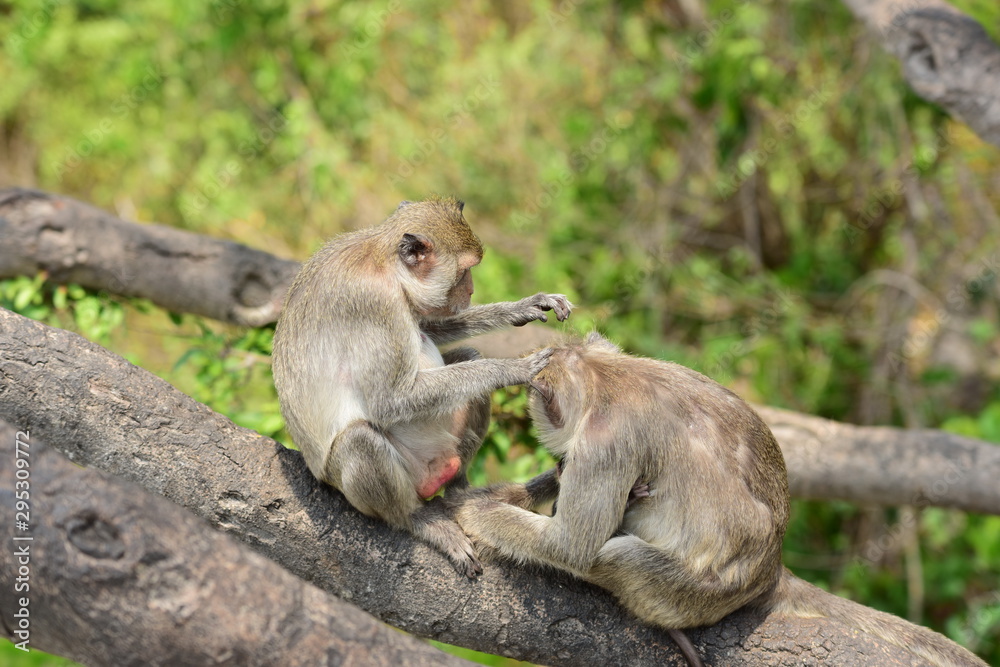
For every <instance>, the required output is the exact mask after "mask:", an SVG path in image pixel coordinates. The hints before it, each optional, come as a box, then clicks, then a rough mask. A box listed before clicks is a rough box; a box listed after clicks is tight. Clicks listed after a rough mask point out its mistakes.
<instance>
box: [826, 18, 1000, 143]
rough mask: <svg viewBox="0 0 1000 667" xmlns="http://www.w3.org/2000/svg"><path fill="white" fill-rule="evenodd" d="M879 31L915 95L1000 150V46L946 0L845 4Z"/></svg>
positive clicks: (874, 29) (871, 27) (872, 28)
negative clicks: (936, 106)
mask: <svg viewBox="0 0 1000 667" xmlns="http://www.w3.org/2000/svg"><path fill="white" fill-rule="evenodd" d="M844 4H846V5H847V6H848V8H849V9H850V10H851V12H853V13H854V15H855V16H857V17H858V18H859V19H861V20H862V21H864V23H865V24H866V25H867V26H868V27H869V28H870V29H871V30H873V31H875V32H878V33H879V34H880V35H881V37H882V40H883V46H885V48H886V50H887V51H889V52H890V53H892V54H893V55H895V56H896V58H898V59H899V61H900V63H901V64H902V66H903V76H905V77H906V80H907V81H908V82H909V84H910V86H912V87H913V90H914V91H915V92H916V93H917V94H918V95H920V96H921V97H923V98H924V99H925V100H927V101H929V102H933V103H934V104H938V105H940V106H941V107H943V108H944V109H945V110H947V111H948V113H950V114H952V115H953V116H955V117H956V118H958V119H960V120H962V121H963V122H965V123H966V124H968V126H969V127H971V128H972V130H973V131H974V132H975V133H976V134H978V135H979V136H980V137H982V138H983V139H984V140H985V141H988V142H990V143H991V144H993V145H995V146H1000V47H997V44H996V43H995V42H994V41H993V40H992V39H990V36H989V35H988V34H987V33H986V31H985V30H983V27H982V26H981V25H979V24H978V23H977V22H976V21H975V20H974V19H972V18H971V17H969V16H966V15H965V14H963V13H961V12H959V11H958V10H956V9H955V8H953V7H952V6H951V5H949V4H948V3H946V2H943V0H844Z"/></svg>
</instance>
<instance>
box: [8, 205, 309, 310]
mask: <svg viewBox="0 0 1000 667" xmlns="http://www.w3.org/2000/svg"><path fill="white" fill-rule="evenodd" d="M298 267H299V264H298V262H292V261H289V260H284V259H278V258H277V257H275V256H273V255H270V254H268V253H266V252H262V251H259V250H254V249H252V248H249V247H247V246H244V245H240V244H239V243H233V242H230V241H220V240H218V239H212V238H210V237H207V236H203V235H201V234H193V233H191V232H185V231H182V230H179V229H173V228H170V227H163V226H160V225H139V224H135V223H130V222H124V221H122V220H119V219H118V218H117V217H115V216H113V215H111V214H109V213H106V212H104V211H102V210H100V209H97V208H94V207H92V206H89V205H87V204H84V203H83V202H80V201H77V200H75V199H71V198H69V197H60V196H56V195H51V194H47V193H44V192H39V191H36V190H25V189H21V188H13V189H8V190H0V278H12V277H15V276H33V275H35V274H37V273H38V272H39V271H45V272H47V273H48V275H49V278H50V279H51V280H53V281H55V282H58V283H77V284H79V285H82V286H83V287H87V288H90V289H94V290H107V291H108V292H110V293H112V294H120V295H122V296H135V297H144V298H147V299H149V300H150V301H152V302H153V303H155V304H157V305H159V306H162V307H163V308H166V309H168V310H172V311H175V312H179V313H195V314H198V315H204V316H205V317H211V318H213V319H217V320H221V321H223V322H231V323H233V324H240V325H246V326H260V325H263V324H267V323H268V322H273V321H275V320H276V319H277V317H278V312H279V311H280V310H281V305H282V301H283V300H284V298H285V292H286V291H287V290H288V286H289V285H291V281H292V278H294V277H295V273H296V271H297V270H298Z"/></svg>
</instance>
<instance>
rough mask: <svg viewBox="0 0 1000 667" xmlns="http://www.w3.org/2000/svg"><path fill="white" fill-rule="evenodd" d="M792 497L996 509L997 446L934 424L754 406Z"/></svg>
mask: <svg viewBox="0 0 1000 667" xmlns="http://www.w3.org/2000/svg"><path fill="white" fill-rule="evenodd" d="M755 407H756V409H757V411H758V412H759V413H760V415H761V416H762V417H763V418H764V421H766V422H767V425H768V426H770V427H771V430H772V431H773V432H774V435H775V437H776V438H777V439H778V442H779V444H780V445H781V451H782V452H783V453H784V455H785V460H786V462H787V464H788V468H789V480H788V482H789V488H790V490H791V493H792V495H793V496H795V497H796V498H814V499H821V500H833V499H842V500H850V501H852V502H859V503H873V504H877V505H914V506H917V507H930V506H933V507H951V508H955V509H961V510H965V511H967V512H982V513H985V514H1000V484H997V480H998V479H1000V447H998V446H996V445H993V444H990V443H984V442H981V441H979V440H973V439H972V438H964V437H962V436H959V435H954V434H952V433H946V432H944V431H935V430H932V429H913V430H906V429H898V428H891V427H887V426H868V427H865V426H854V425H852V424H841V423H839V422H834V421H830V420H828V419H822V418H820V417H813V416H810V415H804V414H801V413H798V412H791V411H788V410H779V409H777V408H768V407H763V406H755Z"/></svg>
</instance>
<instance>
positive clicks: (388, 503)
mask: <svg viewBox="0 0 1000 667" xmlns="http://www.w3.org/2000/svg"><path fill="white" fill-rule="evenodd" d="M325 481H327V482H328V483H330V484H332V485H334V486H336V487H337V488H339V489H340V491H341V492H342V493H343V494H344V496H345V497H346V498H347V500H348V502H350V503H351V505H353V506H354V507H356V508H357V509H359V510H360V511H361V512H362V513H364V514H367V515H368V516H375V517H378V518H380V519H382V520H384V521H385V522H386V523H389V524H391V525H393V526H396V527H397V528H403V529H405V530H408V531H410V532H411V533H413V534H414V535H415V536H417V537H419V538H421V539H422V540H424V541H426V542H428V543H429V544H430V545H431V546H433V547H435V548H436V549H438V550H439V551H440V552H442V553H443V554H444V555H445V556H447V557H448V559H449V560H451V562H452V564H453V565H454V567H455V569H456V570H458V571H459V572H460V573H461V574H464V575H466V576H467V577H470V578H472V577H475V576H476V575H477V574H479V573H480V572H482V566H481V565H480V564H479V559H478V558H477V557H476V550H475V548H474V547H473V546H472V541H471V540H470V539H469V537H468V536H467V535H466V534H465V533H464V532H463V531H462V529H461V527H459V525H458V524H457V523H456V522H455V521H454V520H453V519H452V518H451V517H450V515H449V514H448V512H447V511H446V510H445V508H444V506H443V505H442V503H441V499H440V498H436V499H434V500H432V501H431V502H429V503H426V504H425V503H423V502H422V501H421V500H420V499H419V498H418V497H417V493H416V489H415V487H414V485H413V478H412V477H411V475H410V473H409V472H408V471H407V469H406V466H405V465H404V463H403V460H402V457H401V456H400V455H399V453H398V452H397V451H396V448H395V447H394V446H393V444H392V442H391V441H390V440H389V439H388V438H386V437H385V435H383V434H382V433H380V432H379V431H378V430H376V429H375V428H373V427H372V426H371V424H369V423H368V422H365V421H356V422H353V423H351V424H350V425H349V426H348V427H347V428H345V429H344V430H343V431H341V433H340V434H339V435H338V436H337V438H336V439H335V440H334V443H333V449H332V451H331V453H330V456H329V458H328V459H327V463H326V475H325ZM338 481H339V483H338Z"/></svg>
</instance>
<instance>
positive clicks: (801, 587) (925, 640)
mask: <svg viewBox="0 0 1000 667" xmlns="http://www.w3.org/2000/svg"><path fill="white" fill-rule="evenodd" d="M782 570H783V571H782V575H781V581H780V582H779V583H778V586H777V587H776V588H775V590H774V593H773V594H772V596H771V600H770V602H771V604H770V607H771V609H772V610H773V611H775V612H778V613H781V614H787V615H789V616H798V617H800V618H808V617H825V618H832V619H834V620H837V621H840V622H841V623H843V624H844V625H847V626H850V627H852V628H856V629H858V630H861V631H862V632H865V633H868V634H870V635H874V636H876V637H878V638H880V639H882V640H884V641H887V642H889V643H890V644H893V645H895V646H898V647H900V648H902V649H905V650H907V651H909V652H910V653H913V654H915V655H917V656H919V657H921V658H923V659H924V660H927V661H928V662H929V663H931V664H932V665H937V666H938V667H988V665H987V664H986V663H985V662H983V661H982V660H980V659H979V658H978V657H976V656H975V655H973V654H972V652H970V651H968V650H966V649H965V648H963V647H961V646H959V645H958V644H956V643H955V642H953V641H951V640H950V639H947V638H946V637H944V636H943V635H939V634H938V633H936V632H934V631H933V630H929V629H927V628H923V627H920V626H919V625H914V624H913V623H910V622H909V621H904V620H903V619H901V618H899V617H898V616H893V615H892V614H887V613H885V612H881V611H877V610H875V609H871V608H870V607H865V606H864V605H860V604H858V603H856V602H851V601H850V600H845V599H844V598H841V597H837V596H836V595H833V594H832V593H827V592H826V591H824V590H823V589H821V588H817V587H816V586H813V585H812V584H810V583H808V582H806V581H803V580H802V579H799V578H798V577H796V576H795V575H794V574H792V573H791V572H789V571H788V570H787V569H785V568H782Z"/></svg>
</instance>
